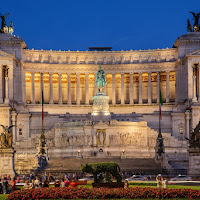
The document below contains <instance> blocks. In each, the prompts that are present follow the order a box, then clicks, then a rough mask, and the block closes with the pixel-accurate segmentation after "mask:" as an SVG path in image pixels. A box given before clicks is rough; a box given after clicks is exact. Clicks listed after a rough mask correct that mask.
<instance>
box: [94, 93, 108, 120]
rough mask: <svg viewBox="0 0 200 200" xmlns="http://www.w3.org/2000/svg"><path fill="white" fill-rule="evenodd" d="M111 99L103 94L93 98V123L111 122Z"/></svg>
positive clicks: (97, 94)
mask: <svg viewBox="0 0 200 200" xmlns="http://www.w3.org/2000/svg"><path fill="white" fill-rule="evenodd" d="M110 120H111V116H110V112H109V97H108V96H106V94H105V93H103V92H97V93H96V95H95V96H94V97H93V112H92V121H110Z"/></svg>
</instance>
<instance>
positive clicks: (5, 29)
mask: <svg viewBox="0 0 200 200" xmlns="http://www.w3.org/2000/svg"><path fill="white" fill-rule="evenodd" d="M9 14H10V13H6V14H5V15H2V14H1V13H0V18H1V30H0V33H10V34H13V32H14V29H13V22H12V21H11V22H10V26H9V27H8V26H7V24H6V18H7V16H8V15H9Z"/></svg>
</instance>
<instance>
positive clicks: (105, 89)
mask: <svg viewBox="0 0 200 200" xmlns="http://www.w3.org/2000/svg"><path fill="white" fill-rule="evenodd" d="M106 77H107V73H105V78H106ZM103 92H104V93H105V94H107V84H105V85H104V88H103Z"/></svg>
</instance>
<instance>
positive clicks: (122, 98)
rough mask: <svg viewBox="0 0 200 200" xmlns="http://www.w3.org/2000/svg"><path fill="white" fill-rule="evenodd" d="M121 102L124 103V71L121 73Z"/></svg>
mask: <svg viewBox="0 0 200 200" xmlns="http://www.w3.org/2000/svg"><path fill="white" fill-rule="evenodd" d="M121 104H122V105H123V104H124V73H123V72H122V73H121Z"/></svg>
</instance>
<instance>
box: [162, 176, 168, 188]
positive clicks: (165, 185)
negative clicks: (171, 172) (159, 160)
mask: <svg viewBox="0 0 200 200" xmlns="http://www.w3.org/2000/svg"><path fill="white" fill-rule="evenodd" d="M163 182H164V183H163V188H164V189H168V180H167V178H165V179H164V181H163Z"/></svg>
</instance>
